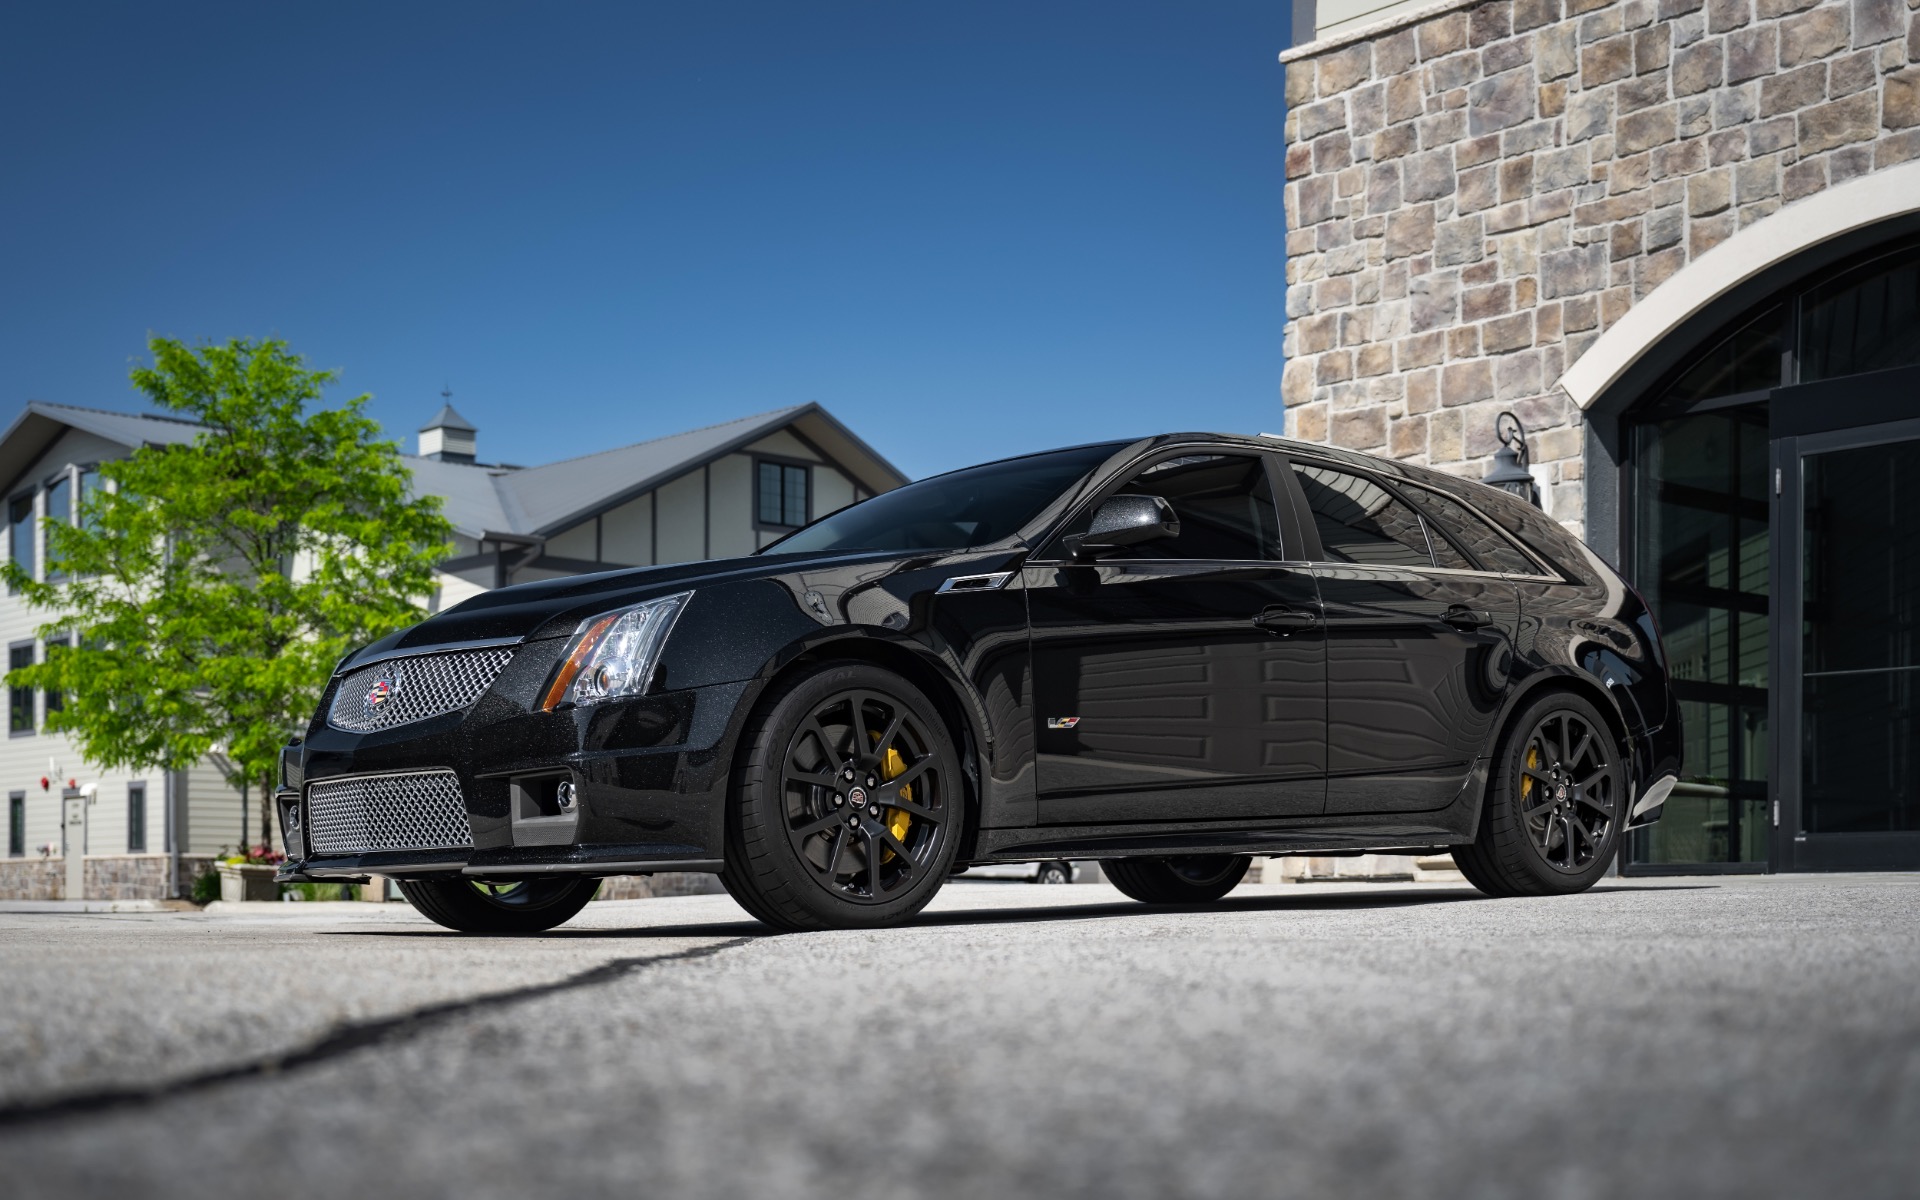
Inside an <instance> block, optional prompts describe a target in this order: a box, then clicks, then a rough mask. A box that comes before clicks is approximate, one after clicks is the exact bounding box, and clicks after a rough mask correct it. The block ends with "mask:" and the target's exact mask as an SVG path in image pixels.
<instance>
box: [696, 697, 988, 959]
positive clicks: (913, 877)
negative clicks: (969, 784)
mask: <svg viewBox="0 0 1920 1200" xmlns="http://www.w3.org/2000/svg"><path fill="white" fill-rule="evenodd" d="M965 812H966V801H965V784H964V783H963V782H962V779H961V774H960V759H959V755H958V754H957V753H955V751H954V748H953V741H952V738H951V737H950V736H949V735H948V733H947V728H946V725H945V723H944V722H943V721H942V720H941V719H940V714H939V712H938V711H937V710H936V709H935V708H934V706H933V704H932V703H931V702H930V701H929V700H928V699H927V698H926V696H925V695H924V694H922V693H921V692H920V690H919V689H918V688H916V687H914V686H913V685H912V684H910V683H908V682H907V681H906V680H905V679H902V678H901V677H900V676H898V675H895V674H894V673H893V672H891V671H887V670H883V669H882V668H880V667H875V666H871V665H868V664H865V663H837V664H828V665H826V666H823V667H820V668H818V669H816V670H814V671H812V672H811V673H809V674H806V675H804V676H801V677H799V678H796V679H794V680H792V681H791V682H789V683H787V684H785V685H783V686H782V687H780V688H779V689H778V690H777V691H776V692H775V693H774V694H772V695H771V696H770V697H769V698H768V699H767V700H766V701H764V702H763V703H762V705H761V706H760V708H759V710H758V711H757V712H756V713H755V715H754V717H753V718H752V719H751V720H750V721H749V722H748V725H747V728H746V730H745V732H744V733H742V735H741V738H740V751H739V758H738V760H737V762H736V763H735V764H734V777H733V787H732V794H731V797H730V803H729V804H728V808H727V841H726V861H725V865H724V867H723V868H722V869H721V872H720V881H721V883H723V884H724V885H725V886H726V889H727V891H728V892H729V893H731V894H732V896H733V898H734V899H735V900H737V901H738V902H739V904H740V907H742V908H744V909H746V910H747V912H748V913H750V914H751V915H752V916H753V917H755V918H756V919H758V920H759V921H761V922H763V923H765V924H767V925H771V926H773V927H774V928H775V929H781V930H787V931H800V930H811V929H876V928H883V927H885V926H889V925H898V924H900V923H901V922H903V921H905V920H907V919H908V918H910V917H912V916H913V915H914V914H915V913H917V912H919V911H920V910H921V909H922V908H925V907H926V905H927V902H928V901H930V900H932V899H933V896H934V893H935V892H937V891H939V890H940V885H941V884H942V883H944V882H945V881H946V877H947V875H948V873H949V872H950V871H951V870H952V869H953V859H954V854H955V852H956V851H957V850H958V848H959V839H960V831H961V822H962V820H963V818H964V817H965ZM876 855H877V856H878V857H877V861H876V857H875V856H876Z"/></svg>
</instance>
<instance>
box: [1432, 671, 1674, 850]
mask: <svg viewBox="0 0 1920 1200" xmlns="http://www.w3.org/2000/svg"><path fill="white" fill-rule="evenodd" d="M1556 692H1558V693H1562V694H1566V695H1572V696H1578V697H1580V698H1581V699H1582V700H1585V701H1587V702H1588V703H1589V704H1592V705H1593V707H1594V708H1595V709H1596V710H1598V711H1599V713H1600V719H1601V720H1603V721H1605V722H1606V723H1607V731H1608V732H1609V733H1611V734H1613V736H1614V740H1615V742H1616V743H1617V744H1618V746H1619V747H1620V752H1621V762H1622V765H1624V766H1625V768H1626V771H1627V790H1628V792H1629V793H1632V792H1633V791H1634V790H1635V788H1636V781H1635V780H1634V778H1633V776H1634V774H1635V765H1634V752H1633V734H1632V730H1631V728H1630V727H1629V726H1628V724H1627V719H1626V715H1625V714H1624V713H1622V712H1621V711H1620V705H1619V703H1618V702H1617V701H1616V700H1615V699H1614V698H1613V696H1612V695H1611V694H1610V693H1609V691H1608V689H1607V688H1606V687H1605V686H1604V685H1602V684H1601V683H1600V682H1599V681H1598V680H1596V679H1594V678H1593V677H1592V676H1591V675H1587V674H1585V673H1583V672H1581V671H1577V670H1574V669H1573V668H1570V667H1562V668H1559V669H1551V668H1550V669H1547V670H1543V671H1539V672H1536V673H1535V674H1533V675H1532V676H1529V677H1528V678H1527V679H1525V680H1524V681H1522V682H1521V683H1520V685H1519V686H1518V687H1516V688H1514V690H1513V693H1512V695H1510V696H1508V697H1507V702H1506V704H1505V706H1504V707H1503V708H1502V709H1501V712H1500V720H1499V721H1498V723H1497V724H1496V726H1495V732H1494V735H1493V740H1492V741H1491V742H1490V743H1488V746H1487V755H1488V759H1487V771H1486V774H1485V777H1484V778H1483V779H1482V781H1481V785H1480V788H1479V791H1478V794H1477V795H1476V796H1475V798H1474V810H1473V820H1472V821H1471V822H1469V823H1468V826H1467V827H1468V828H1469V829H1478V828H1479V827H1480V812H1481V809H1483V808H1484V807H1485V806H1486V803H1487V794H1488V792H1490V791H1491V790H1492V788H1493V783H1494V766H1495V764H1496V763H1497V762H1498V760H1499V758H1500V755H1501V754H1502V753H1503V752H1504V751H1505V750H1506V748H1507V740H1508V739H1509V738H1511V737H1512V736H1513V732H1514V730H1515V729H1516V728H1517V725H1516V722H1517V721H1518V720H1519V717H1520V712H1521V710H1522V709H1524V708H1526V707H1527V706H1528V705H1530V704H1532V703H1533V702H1534V701H1536V700H1538V699H1540V698H1541V697H1542V696H1546V695H1550V694H1553V693H1556Z"/></svg>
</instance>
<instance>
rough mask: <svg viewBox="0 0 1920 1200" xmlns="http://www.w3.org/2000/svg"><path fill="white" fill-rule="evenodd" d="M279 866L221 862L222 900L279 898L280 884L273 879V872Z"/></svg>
mask: <svg viewBox="0 0 1920 1200" xmlns="http://www.w3.org/2000/svg"><path fill="white" fill-rule="evenodd" d="M277 869H278V868H275V867H272V866H268V865H265V864H261V865H259V866H255V865H253V864H251V863H242V864H234V863H222V864H220V898H221V899H222V900H278V899H279V898H280V885H279V884H277V883H275V882H274V881H273V873H274V871H275V870H277Z"/></svg>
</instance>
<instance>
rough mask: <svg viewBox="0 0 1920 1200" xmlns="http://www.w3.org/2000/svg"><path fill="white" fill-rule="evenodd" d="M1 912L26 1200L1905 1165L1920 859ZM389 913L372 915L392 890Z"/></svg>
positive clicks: (1345, 1190)
mask: <svg viewBox="0 0 1920 1200" xmlns="http://www.w3.org/2000/svg"><path fill="white" fill-rule="evenodd" d="M334 907H335V906H333V905H324V904H316V905H312V906H311V909H312V911H311V912H310V913H302V914H301V915H299V916H281V915H278V914H274V915H251V914H245V913H243V914H240V915H235V916H227V917H219V916H212V917H210V916H207V915H204V914H189V913H172V912H166V913H138V914H124V915H122V914H99V915H95V914H60V913H34V914H0V1047H4V1049H3V1050H0V1194H7V1195H21V1196H75V1195H81V1196H93V1195H99V1196H106V1195H175V1194H178V1195H182V1196H186V1195H193V1196H206V1195H227V1194H235V1195H237V1194H242V1193H246V1194H254V1195H257V1194H260V1193H262V1192H263V1191H268V1190H274V1191H284V1192H305V1193H315V1194H322V1193H324V1194H334V1193H337V1192H342V1191H353V1192H359V1193H373V1194H426V1195H450V1194H455V1193H460V1194H464V1195H477V1196H492V1195H509V1194H539V1195H563V1194H580V1195H594V1196H598V1195H612V1194H616V1193H618V1194H623V1195H635V1194H640V1195H660V1196H681V1195H688V1196H707V1195H712V1196H728V1197H733V1196H739V1197H746V1196H780V1197H786V1196H797V1197H813V1196H819V1197H836V1198H837V1197H894V1196H980V1195H989V1194H1004V1195H1047V1196H1061V1195H1072V1196H1079V1195H1103V1196H1120V1197H1161V1196H1195V1197H1202V1196H1204V1197H1213V1196H1221V1197H1225V1196H1248V1195H1274V1196H1291V1195H1335V1196H1344V1195H1369V1196H1388V1197H1394V1196H1406V1197H1415V1196H1419V1197H1431V1196H1485V1197H1513V1198H1515V1200H1521V1198H1531V1197H1542V1196H1545V1197H1567V1198H1569V1200H1574V1198H1580V1197H1602V1196H1620V1195H1633V1196H1636V1197H1639V1196H1733V1195H1741V1196H1773V1195H1803V1194H1822V1195H1845V1196H1849V1197H1858V1196H1907V1195H1911V1194H1913V1192H1914V1190H1915V1183H1916V1181H1920V1136H1916V1134H1915V1132H1914V1131H1915V1130H1920V921H1916V917H1920V879H1916V878H1914V877H1909V876H1844V877H1819V878H1816V877H1775V878H1756V877H1736V878H1718V879H1715V878H1686V879H1634V880H1616V881H1609V882H1608V883H1607V884H1606V885H1604V886H1603V887H1601V888H1599V889H1596V890H1595V891H1593V892H1590V893H1588V894H1586V895H1584V896H1577V897H1567V898H1562V899H1551V900H1497V901H1496V900H1485V899H1481V898H1478V896H1477V894H1476V893H1474V892H1472V891H1471V890H1470V889H1467V888H1464V887H1449V886H1417V885H1368V884H1350V885H1304V886H1303V885H1266V886H1249V887H1245V888H1242V889H1240V890H1239V891H1236V892H1235V893H1234V894H1233V895H1232V896H1230V897H1229V898H1228V899H1227V901H1225V902H1224V903H1222V904H1221V905H1219V906H1217V907H1215V908H1211V909H1208V910H1204V911H1155V910H1149V909H1147V908H1144V907H1142V906H1140V905H1136V904H1133V903H1131V902H1129V901H1126V900H1124V899H1123V898H1121V897H1120V896H1119V894H1118V893H1117V892H1114V891H1112V890H1111V889H1109V888H1106V887H1105V886H1081V887H1036V886H1029V885H1020V884H985V883H977V884H964V883H961V884H956V885H954V886H951V887H949V888H948V889H947V891H946V892H945V893H944V894H943V895H942V897H941V898H940V899H939V900H938V901H937V902H936V904H935V907H934V908H933V909H932V910H930V912H929V913H928V914H927V915H926V916H925V917H924V918H923V919H922V920H921V921H920V922H919V923H917V924H915V925H914V926H912V927H909V928H906V929H901V930H893V931H886V932H878V933H829V934H806V935H789V936H767V935H766V934H765V931H764V929H762V928H761V927H760V926H758V925H755V924H754V923H753V922H751V921H749V920H747V919H746V918H745V917H744V916H743V915H742V914H741V913H740V912H739V910H738V909H737V908H735V907H734V906H733V905H732V902H731V901H729V900H728V899H726V898H725V897H718V896H694V897H682V898H669V899H656V900H643V901H632V902H616V903H601V904H595V905H592V906H590V907H589V908H588V910H587V912H586V913H584V914H582V916H581V917H579V918H577V919H576V920H575V922H573V923H571V924H569V925H568V926H566V927H563V928H562V929H560V930H558V931H555V932H554V933H552V934H549V935H546V936H542V937H537V938H525V939H505V938H501V939H493V938H466V937H456V936H452V935H443V934H442V933H441V932H440V931H438V930H437V928H436V927H434V926H431V925H429V924H427V923H426V922H424V921H422V920H421V919H420V918H418V917H417V916H415V915H414V914H413V913H412V912H411V911H410V910H408V909H406V908H405V907H404V906H402V905H388V906H381V907H379V908H377V909H375V908H374V906H356V905H341V906H339V908H340V909H348V908H353V909H356V910H358V911H355V912H353V913H351V914H347V913H344V912H337V913H332V914H330V913H329V912H328V911H327V910H329V909H333V908H334ZM368 909H373V914H374V915H372V916H369V915H368V913H367V910H368Z"/></svg>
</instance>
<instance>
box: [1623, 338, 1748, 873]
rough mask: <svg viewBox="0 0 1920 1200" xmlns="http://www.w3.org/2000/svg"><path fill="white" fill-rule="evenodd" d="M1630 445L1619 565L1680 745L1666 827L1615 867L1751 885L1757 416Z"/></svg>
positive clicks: (1682, 418) (1709, 422)
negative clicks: (1649, 628)
mask: <svg viewBox="0 0 1920 1200" xmlns="http://www.w3.org/2000/svg"><path fill="white" fill-rule="evenodd" d="M1775 356H1776V360H1777V357H1778V352H1777V351H1775ZM1775 369H1776V371H1777V369H1778V368H1777V366H1776V368H1775ZM1633 435H1634V442H1633V463H1634V472H1635V478H1634V488H1633V494H1634V497H1635V501H1634V506H1633V531H1634V532H1633V538H1632V545H1633V550H1632V556H1631V558H1630V559H1629V565H1630V568H1631V570H1632V572H1633V575H1632V578H1633V582H1634V585H1635V586H1636V587H1638V588H1639V589H1640V591H1641V594H1642V595H1644V596H1645V597H1646V598H1647V602H1648V603H1649V604H1651V605H1652V606H1653V611H1654V614H1655V616H1656V618H1657V619H1658V620H1659V622H1660V627H1661V630H1662V631H1663V633H1664V634H1665V640H1666V646H1667V661H1668V668H1669V678H1670V679H1671V680H1672V684H1673V694H1674V698H1675V699H1676V700H1677V701H1678V702H1679V705H1680V719H1681V728H1682V730H1683V732H1684V734H1685V739H1686V743H1685V749H1684V752H1683V757H1684V762H1685V765H1684V768H1683V773H1682V775H1681V778H1680V782H1679V784H1678V785H1676V786H1675V787H1674V789H1673V795H1672V796H1671V797H1669V798H1668V800H1667V808H1666V813H1665V815H1664V816H1662V817H1661V819H1660V821H1659V822H1658V823H1657V824H1655V825H1652V826H1649V827H1647V828H1643V829H1637V830H1635V831H1634V832H1633V835H1632V837H1631V839H1630V841H1629V842H1628V860H1629V866H1630V867H1633V868H1639V869H1642V870H1649V871H1661V870H1686V871H1762V870H1765V869H1766V866H1767V850H1768V845H1769V843H1770V841H1771V830H1770V829H1769V827H1768V825H1767V820H1766V811H1767V763H1768V757H1769V754H1770V751H1769V748H1768V744H1767V742H1768V738H1767V730H1768V717H1767V691H1768V687H1767V671H1768V626H1769V597H1768V583H1769V573H1768V558H1769V553H1770V547H1769V540H1768V509H1767V406H1766V405H1765V404H1764V403H1760V404H1734V405H1729V406H1727V407H1722V408H1715V409H1710V410H1708V411H1704V412H1701V411H1692V412H1687V413H1684V414H1681V415H1675V416H1669V417H1665V418H1664V419H1656V420H1649V421H1645V422H1643V423H1641V424H1639V425H1638V426H1636V427H1635V429H1634V431H1633Z"/></svg>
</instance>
